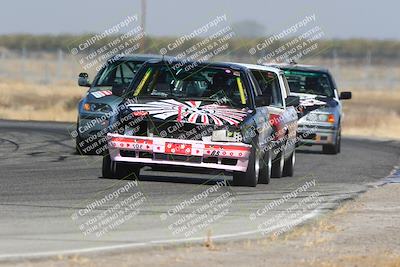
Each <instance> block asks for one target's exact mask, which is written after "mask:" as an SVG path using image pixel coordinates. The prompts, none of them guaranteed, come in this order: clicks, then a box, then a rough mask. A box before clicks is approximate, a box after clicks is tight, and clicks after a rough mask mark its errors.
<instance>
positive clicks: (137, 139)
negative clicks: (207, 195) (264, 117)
mask: <svg viewBox="0 0 400 267" xmlns="http://www.w3.org/2000/svg"><path fill="white" fill-rule="evenodd" d="M107 139H108V149H109V152H110V157H111V160H113V161H118V162H131V163H138V164H140V165H143V166H152V165H175V166H184V167H194V168H208V169H218V170H226V171H239V172H246V170H247V165H248V162H249V157H250V152H251V145H247V144H244V143H230V142H204V141H194V140H181V139H172V138H160V137H143V136H125V135H119V134H108V135H107Z"/></svg>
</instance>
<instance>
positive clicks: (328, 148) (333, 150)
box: [322, 131, 342, 155]
mask: <svg viewBox="0 0 400 267" xmlns="http://www.w3.org/2000/svg"><path fill="white" fill-rule="evenodd" d="M341 143H342V136H341V133H340V131H338V133H337V137H336V142H335V144H333V145H323V146H322V153H324V154H331V155H336V154H339V153H340V148H341Z"/></svg>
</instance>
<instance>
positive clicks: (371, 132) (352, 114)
mask: <svg viewBox="0 0 400 267" xmlns="http://www.w3.org/2000/svg"><path fill="white" fill-rule="evenodd" d="M344 112H345V118H344V122H343V133H344V134H347V135H361V136H372V137H381V138H396V139H400V88H398V89H397V90H388V91H360V90H353V99H352V100H349V101H344Z"/></svg>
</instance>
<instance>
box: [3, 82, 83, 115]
mask: <svg viewBox="0 0 400 267" xmlns="http://www.w3.org/2000/svg"><path fill="white" fill-rule="evenodd" d="M84 92H85V89H83V88H80V87H78V86H77V85H74V84H72V83H58V84H51V85H40V84H28V83H23V82H15V81H8V80H7V81H5V80H0V118H1V119H15V120H46V121H75V120H76V116H77V111H76V105H77V103H78V101H79V99H80V98H81V97H82V96H83V95H84Z"/></svg>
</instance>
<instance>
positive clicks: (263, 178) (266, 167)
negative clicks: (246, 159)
mask: <svg viewBox="0 0 400 267" xmlns="http://www.w3.org/2000/svg"><path fill="white" fill-rule="evenodd" d="M260 165H261V167H260V176H259V177H258V182H259V183H260V184H269V182H270V181H271V169H272V160H271V152H270V151H269V150H267V151H266V152H265V153H264V157H263V159H262V160H261V162H260Z"/></svg>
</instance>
